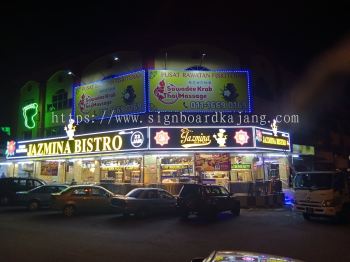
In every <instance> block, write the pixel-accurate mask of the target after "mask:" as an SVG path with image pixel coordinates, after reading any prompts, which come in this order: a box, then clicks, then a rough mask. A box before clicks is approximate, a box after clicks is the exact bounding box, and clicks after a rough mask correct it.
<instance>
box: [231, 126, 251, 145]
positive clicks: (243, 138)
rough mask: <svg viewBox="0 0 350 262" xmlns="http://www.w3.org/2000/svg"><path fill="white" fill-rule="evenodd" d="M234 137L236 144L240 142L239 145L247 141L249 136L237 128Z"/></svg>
mask: <svg viewBox="0 0 350 262" xmlns="http://www.w3.org/2000/svg"><path fill="white" fill-rule="evenodd" d="M234 139H235V140H236V143H237V144H240V145H241V146H243V145H244V144H247V143H248V139H249V136H248V134H247V132H245V131H243V130H239V131H238V132H236V134H235V136H234Z"/></svg>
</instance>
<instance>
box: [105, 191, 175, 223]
mask: <svg viewBox="0 0 350 262" xmlns="http://www.w3.org/2000/svg"><path fill="white" fill-rule="evenodd" d="M111 205H112V206H114V207H116V208H117V209H119V210H120V211H121V212H122V213H123V214H124V216H128V215H129V214H135V215H137V216H141V217H144V216H147V215H150V214H156V213H172V212H173V213H175V212H176V198H175V197H174V196H173V195H171V194H170V193H169V192H167V191H166V190H164V189H160V188H136V189H133V190H131V191H130V192H129V193H128V194H126V195H125V196H115V197H113V198H112V199H111Z"/></svg>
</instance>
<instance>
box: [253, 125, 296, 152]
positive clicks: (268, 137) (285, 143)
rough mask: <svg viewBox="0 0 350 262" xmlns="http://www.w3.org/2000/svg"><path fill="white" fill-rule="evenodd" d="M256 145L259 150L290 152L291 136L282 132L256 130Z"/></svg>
mask: <svg viewBox="0 0 350 262" xmlns="http://www.w3.org/2000/svg"><path fill="white" fill-rule="evenodd" d="M255 144H256V147H257V148H264V149H280V150H287V151H290V138H289V134H288V133H285V132H281V131H277V130H276V131H275V132H273V130H269V129H263V128H257V127H256V128H255Z"/></svg>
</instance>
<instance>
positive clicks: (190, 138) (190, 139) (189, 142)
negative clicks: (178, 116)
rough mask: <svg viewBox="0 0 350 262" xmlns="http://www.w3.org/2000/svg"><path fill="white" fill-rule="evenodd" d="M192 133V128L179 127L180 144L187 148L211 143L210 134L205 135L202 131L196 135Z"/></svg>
mask: <svg viewBox="0 0 350 262" xmlns="http://www.w3.org/2000/svg"><path fill="white" fill-rule="evenodd" d="M191 133H193V130H190V129H188V128H183V129H181V136H180V137H181V140H180V143H181V146H182V147H185V148H188V147H195V146H206V145H209V144H210V143H211V138H210V136H209V135H208V136H206V135H204V134H203V133H200V134H198V135H191Z"/></svg>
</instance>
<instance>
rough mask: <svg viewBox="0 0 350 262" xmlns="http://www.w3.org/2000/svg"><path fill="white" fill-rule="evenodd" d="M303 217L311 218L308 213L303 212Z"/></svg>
mask: <svg viewBox="0 0 350 262" xmlns="http://www.w3.org/2000/svg"><path fill="white" fill-rule="evenodd" d="M303 218H304V219H305V220H308V221H309V220H310V219H311V217H310V215H309V214H306V213H303Z"/></svg>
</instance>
